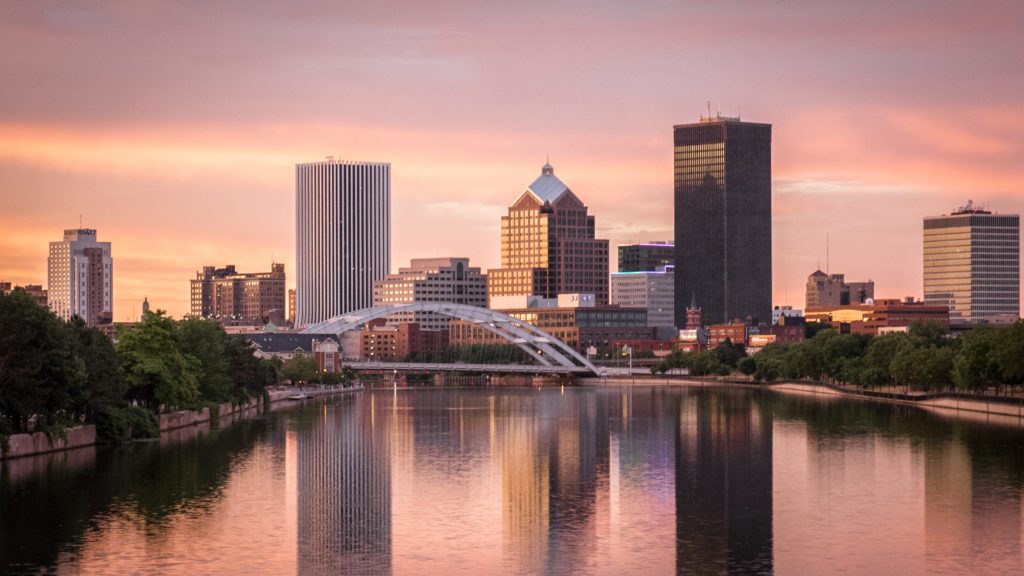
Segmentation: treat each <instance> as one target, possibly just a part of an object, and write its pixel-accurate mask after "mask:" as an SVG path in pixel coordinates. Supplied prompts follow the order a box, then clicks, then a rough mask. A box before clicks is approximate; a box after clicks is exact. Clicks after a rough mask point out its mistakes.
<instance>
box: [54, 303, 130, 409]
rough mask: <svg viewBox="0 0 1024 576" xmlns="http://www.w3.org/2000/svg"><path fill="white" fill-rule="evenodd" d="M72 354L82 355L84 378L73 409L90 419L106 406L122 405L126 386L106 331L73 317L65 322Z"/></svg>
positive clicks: (80, 356) (115, 352)
mask: <svg viewBox="0 0 1024 576" xmlns="http://www.w3.org/2000/svg"><path fill="white" fill-rule="evenodd" d="M68 331H69V333H70V339H71V342H72V345H73V347H74V348H73V349H74V352H75V355H76V356H78V357H79V358H81V360H82V366H83V369H84V374H85V378H84V381H83V386H82V393H81V394H80V395H79V397H78V398H77V399H76V405H75V408H74V410H75V412H76V413H78V414H81V415H84V416H85V417H86V419H87V420H89V421H92V420H93V418H94V417H95V415H96V414H97V413H98V412H99V411H101V410H104V409H106V408H108V407H112V406H120V405H123V404H124V403H125V402H124V395H125V392H126V391H127V386H126V385H125V381H124V374H123V373H122V372H121V364H120V362H119V361H118V357H117V351H115V350H114V344H113V343H112V342H111V341H110V338H108V337H107V335H106V334H104V333H102V332H100V331H99V330H97V329H95V328H90V327H88V326H86V324H85V321H84V320H82V319H81V318H78V317H75V318H73V319H72V320H71V322H69V323H68Z"/></svg>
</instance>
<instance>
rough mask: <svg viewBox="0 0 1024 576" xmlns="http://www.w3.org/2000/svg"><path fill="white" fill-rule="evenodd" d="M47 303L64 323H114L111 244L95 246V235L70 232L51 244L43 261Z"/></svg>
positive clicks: (89, 231)
mask: <svg viewBox="0 0 1024 576" xmlns="http://www.w3.org/2000/svg"><path fill="white" fill-rule="evenodd" d="M46 264H47V272H46V281H47V286H48V289H49V293H48V294H47V298H46V303H47V305H48V306H49V307H50V310H52V311H53V312H54V313H55V314H56V315H58V316H60V317H61V318H63V319H65V320H70V319H71V318H72V317H74V316H78V317H80V318H82V319H83V320H85V323H86V324H88V325H89V326H98V325H101V324H110V323H111V322H112V321H113V319H114V264H113V260H112V259H111V257H110V242H97V241H96V231H95V230H92V229H89V228H71V229H68V230H65V231H64V240H62V241H60V242H50V255H49V257H48V258H47V259H46Z"/></svg>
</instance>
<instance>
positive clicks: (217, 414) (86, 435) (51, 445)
mask: <svg viewBox="0 0 1024 576" xmlns="http://www.w3.org/2000/svg"><path fill="white" fill-rule="evenodd" d="M361 389H362V388H343V387H341V386H306V387H299V388H294V387H289V388H278V389H274V390H268V392H267V396H266V397H267V398H268V399H269V401H270V404H276V403H279V402H287V401H289V400H290V396H292V395H294V394H295V393H296V392H302V393H303V394H304V395H306V396H307V397H313V396H329V395H331V394H339V393H345V392H354V391H356V390H361ZM263 398H264V397H263V396H258V397H256V398H253V399H251V400H249V401H248V402H244V403H242V404H231V403H230V402H225V403H224V404H220V405H219V406H217V410H215V411H213V413H211V410H210V408H202V409H200V410H179V411H177V412H167V413H165V414H159V415H158V416H157V423H158V424H159V427H160V435H161V437H163V436H165V435H167V433H171V432H174V431H177V430H181V429H183V428H188V427H190V426H197V425H200V424H206V423H209V422H211V421H212V420H215V419H217V420H221V419H225V420H227V419H234V418H235V417H237V416H241V415H243V414H249V413H252V414H258V413H259V412H260V409H261V408H263V403H264V400H263ZM96 444H97V437H96V426H94V425H92V424H89V425H85V426H76V427H74V428H68V429H67V430H65V433H64V434H63V435H62V436H61V435H52V436H51V435H47V434H46V433H44V432H33V433H31V434H13V435H11V436H10V437H9V438H8V442H7V448H6V449H5V448H4V447H3V446H0V460H8V459H12V458H22V457H26V456H37V455H40V454H48V453H51V452H60V451H63V450H71V449H74V448H84V447H87V446H95V445H96Z"/></svg>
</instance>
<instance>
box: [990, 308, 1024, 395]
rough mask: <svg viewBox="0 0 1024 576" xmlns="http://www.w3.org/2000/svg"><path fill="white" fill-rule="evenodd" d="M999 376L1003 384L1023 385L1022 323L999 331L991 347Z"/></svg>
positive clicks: (1023, 350)
mask: <svg viewBox="0 0 1024 576" xmlns="http://www.w3.org/2000/svg"><path fill="white" fill-rule="evenodd" d="M992 352H993V355H994V358H995V361H996V363H997V364H998V365H999V375H1000V378H1001V380H1002V382H1003V383H1004V384H1011V385H1018V384H1024V321H1022V320H1018V321H1017V322H1015V323H1014V324H1013V325H1011V326H1008V327H1006V328H1003V329H1001V330H1000V331H999V338H998V340H997V341H996V342H995V344H994V345H993V347H992Z"/></svg>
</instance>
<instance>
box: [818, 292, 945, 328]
mask: <svg viewBox="0 0 1024 576" xmlns="http://www.w3.org/2000/svg"><path fill="white" fill-rule="evenodd" d="M805 318H806V321H807V322H808V323H813V322H819V323H825V324H831V325H832V327H833V328H835V329H836V331H837V332H839V333H841V334H878V333H879V331H880V329H885V328H908V327H910V325H911V324H914V323H915V322H920V323H931V324H937V325H939V326H941V327H942V328H943V329H944V330H949V319H950V312H949V308H947V307H946V306H945V305H944V304H943V305H934V304H927V303H926V302H915V301H914V300H913V299H912V298H909V297H908V298H906V299H904V300H899V299H898V298H892V299H880V300H875V301H874V302H872V303H870V304H849V305H847V306H829V307H824V308H808V309H807V311H806V313H805Z"/></svg>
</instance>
